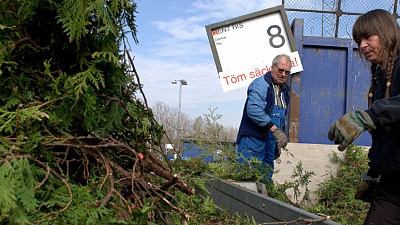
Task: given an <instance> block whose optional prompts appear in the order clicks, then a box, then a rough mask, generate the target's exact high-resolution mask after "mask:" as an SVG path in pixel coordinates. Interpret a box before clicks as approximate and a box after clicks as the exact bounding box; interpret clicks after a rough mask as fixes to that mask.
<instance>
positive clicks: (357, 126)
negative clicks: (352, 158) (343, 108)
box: [328, 109, 376, 151]
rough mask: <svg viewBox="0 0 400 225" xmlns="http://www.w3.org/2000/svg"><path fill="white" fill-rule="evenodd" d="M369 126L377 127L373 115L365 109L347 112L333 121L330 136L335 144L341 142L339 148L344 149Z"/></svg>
mask: <svg viewBox="0 0 400 225" xmlns="http://www.w3.org/2000/svg"><path fill="white" fill-rule="evenodd" d="M369 128H372V129H375V128H376V127H375V125H374V122H373V121H372V119H371V117H370V116H369V115H368V113H366V112H365V111H362V110H359V109H357V110H356V111H355V112H350V113H346V114H345V115H344V116H342V117H341V118H340V119H338V120H336V121H335V122H333V123H332V125H331V128H330V130H329V133H328V138H329V140H331V141H334V143H335V144H339V146H338V149H339V150H340V151H343V150H345V149H346V147H347V146H348V145H350V144H351V143H352V142H353V141H354V139H356V138H357V137H358V136H360V134H361V132H362V131H365V130H367V129H369Z"/></svg>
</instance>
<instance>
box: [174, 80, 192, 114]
mask: <svg viewBox="0 0 400 225" xmlns="http://www.w3.org/2000/svg"><path fill="white" fill-rule="evenodd" d="M178 82H179V114H181V101H182V85H188V83H187V81H186V80H184V79H181V80H174V81H172V84H177V83H178Z"/></svg>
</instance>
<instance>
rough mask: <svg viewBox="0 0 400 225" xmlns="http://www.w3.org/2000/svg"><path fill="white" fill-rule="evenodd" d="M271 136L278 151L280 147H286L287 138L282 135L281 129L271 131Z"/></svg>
mask: <svg viewBox="0 0 400 225" xmlns="http://www.w3.org/2000/svg"><path fill="white" fill-rule="evenodd" d="M272 135H274V137H275V139H276V147H277V148H278V149H281V148H282V147H286V145H287V142H288V140H287V137H286V135H285V133H283V131H282V130H281V129H278V128H277V129H275V130H274V131H272Z"/></svg>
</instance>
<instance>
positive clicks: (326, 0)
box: [282, 0, 400, 39]
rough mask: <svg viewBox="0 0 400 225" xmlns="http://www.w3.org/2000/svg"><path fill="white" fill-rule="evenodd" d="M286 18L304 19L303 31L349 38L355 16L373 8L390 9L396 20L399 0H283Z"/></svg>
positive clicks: (311, 33)
mask: <svg viewBox="0 0 400 225" xmlns="http://www.w3.org/2000/svg"><path fill="white" fill-rule="evenodd" d="M282 5H283V6H284V8H285V11H286V14H287V17H288V20H289V22H290V23H291V22H292V21H293V20H294V19H304V35H305V36H318V37H332V38H350V39H351V38H352V29H353V25H354V23H355V21H356V19H357V18H358V17H359V16H360V15H361V14H363V13H366V12H368V11H370V10H373V9H384V10H387V11H388V12H390V13H392V14H393V15H394V16H395V17H396V18H397V21H398V22H400V20H399V16H398V10H399V7H400V5H399V0H282Z"/></svg>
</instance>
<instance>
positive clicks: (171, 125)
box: [152, 101, 238, 156]
mask: <svg viewBox="0 0 400 225" xmlns="http://www.w3.org/2000/svg"><path fill="white" fill-rule="evenodd" d="M217 109H218V108H211V106H210V108H209V109H208V110H209V113H206V114H204V115H203V116H198V117H196V118H194V119H193V118H189V116H188V115H187V114H185V113H182V112H181V113H179V110H178V109H177V108H174V107H170V106H168V105H167V104H165V103H164V102H161V101H157V102H156V103H155V104H154V106H153V107H152V110H153V113H154V118H155V120H156V121H157V122H158V123H159V124H160V125H162V126H163V128H164V132H165V134H166V135H164V136H163V138H162V140H161V143H162V144H161V147H162V148H165V145H166V144H173V146H174V150H172V151H169V152H166V151H167V149H164V152H166V153H167V154H169V155H171V156H173V155H174V153H175V152H176V153H178V154H180V155H181V154H182V138H196V139H202V140H205V141H207V140H210V141H211V140H213V141H215V140H235V139H236V135H237V132H238V129H237V128H236V127H224V126H222V125H221V124H219V123H218V120H219V119H221V118H222V115H219V114H216V111H217Z"/></svg>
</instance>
